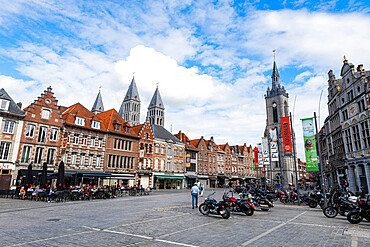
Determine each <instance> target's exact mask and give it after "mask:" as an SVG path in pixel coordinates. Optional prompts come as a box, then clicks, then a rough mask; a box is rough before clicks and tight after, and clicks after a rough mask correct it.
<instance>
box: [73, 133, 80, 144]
mask: <svg viewBox="0 0 370 247" xmlns="http://www.w3.org/2000/svg"><path fill="white" fill-rule="evenodd" d="M79 137H80V135H79V134H74V136H73V144H78V141H79Z"/></svg>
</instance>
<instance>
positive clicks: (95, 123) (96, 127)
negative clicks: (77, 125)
mask: <svg viewBox="0 0 370 247" xmlns="http://www.w3.org/2000/svg"><path fill="white" fill-rule="evenodd" d="M91 128H94V129H100V122H98V121H92V123H91Z"/></svg>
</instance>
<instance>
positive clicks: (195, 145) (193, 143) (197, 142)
mask: <svg viewBox="0 0 370 247" xmlns="http://www.w3.org/2000/svg"><path fill="white" fill-rule="evenodd" d="M199 142H200V139H194V140H190V144H191V145H193V146H194V147H198V145H199Z"/></svg>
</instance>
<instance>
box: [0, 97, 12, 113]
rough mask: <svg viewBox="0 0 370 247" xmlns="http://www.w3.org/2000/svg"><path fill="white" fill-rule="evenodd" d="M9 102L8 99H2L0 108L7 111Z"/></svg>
mask: <svg viewBox="0 0 370 247" xmlns="http://www.w3.org/2000/svg"><path fill="white" fill-rule="evenodd" d="M9 103H10V101H9V100H4V99H3V100H1V104H0V109H1V110H3V111H7V110H8V108H9Z"/></svg>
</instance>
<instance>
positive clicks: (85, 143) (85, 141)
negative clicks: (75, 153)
mask: <svg viewBox="0 0 370 247" xmlns="http://www.w3.org/2000/svg"><path fill="white" fill-rule="evenodd" d="M82 145H84V146H86V145H87V135H83V136H82Z"/></svg>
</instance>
